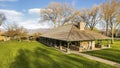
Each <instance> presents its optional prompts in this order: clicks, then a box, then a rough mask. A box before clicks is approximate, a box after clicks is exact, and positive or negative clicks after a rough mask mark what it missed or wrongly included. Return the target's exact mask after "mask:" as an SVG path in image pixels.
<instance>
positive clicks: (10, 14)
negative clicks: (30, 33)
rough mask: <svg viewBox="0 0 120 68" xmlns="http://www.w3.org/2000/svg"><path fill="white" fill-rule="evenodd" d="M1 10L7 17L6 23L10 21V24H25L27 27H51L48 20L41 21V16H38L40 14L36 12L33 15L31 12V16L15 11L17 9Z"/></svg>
mask: <svg viewBox="0 0 120 68" xmlns="http://www.w3.org/2000/svg"><path fill="white" fill-rule="evenodd" d="M0 12H2V13H4V14H5V16H6V18H7V22H6V23H9V24H10V23H11V24H12V23H17V24H18V25H20V26H23V27H24V28H27V29H38V28H50V27H51V24H50V23H48V22H43V23H39V20H40V17H39V16H36V15H39V14H36V12H34V13H32V15H31V14H29V18H28V17H27V16H25V15H26V14H24V13H22V12H18V11H15V10H6V9H0ZM31 12H32V11H31ZM34 14H36V15H34ZM3 26H4V24H3ZM0 28H2V27H0Z"/></svg>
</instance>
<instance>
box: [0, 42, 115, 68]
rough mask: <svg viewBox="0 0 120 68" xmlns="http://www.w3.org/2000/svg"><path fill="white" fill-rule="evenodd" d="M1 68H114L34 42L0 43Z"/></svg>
mask: <svg viewBox="0 0 120 68" xmlns="http://www.w3.org/2000/svg"><path fill="white" fill-rule="evenodd" d="M0 68H114V67H112V66H109V65H106V64H103V63H100V62H96V61H93V60H89V59H87V58H84V57H82V56H78V55H74V54H69V55H68V54H64V53H62V52H59V51H57V50H55V49H54V48H52V47H48V46H45V45H43V44H41V43H39V42H36V41H32V42H28V41H22V42H18V41H7V42H0Z"/></svg>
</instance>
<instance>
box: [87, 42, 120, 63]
mask: <svg viewBox="0 0 120 68" xmlns="http://www.w3.org/2000/svg"><path fill="white" fill-rule="evenodd" d="M103 44H106V42H105V41H103ZM85 53H87V54H90V55H93V56H97V57H101V58H104V59H108V60H111V61H115V62H118V63H120V60H119V59H120V41H115V42H114V44H112V45H111V48H109V49H103V50H97V51H89V52H85Z"/></svg>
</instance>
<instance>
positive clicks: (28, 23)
mask: <svg viewBox="0 0 120 68" xmlns="http://www.w3.org/2000/svg"><path fill="white" fill-rule="evenodd" d="M105 1H106V0H0V12H2V13H4V14H5V16H6V18H7V21H5V23H7V24H18V25H20V26H23V27H24V28H27V29H38V28H50V27H51V26H50V25H51V23H48V22H44V23H40V22H39V20H40V9H44V8H45V7H47V5H48V4H50V3H51V2H61V3H69V4H70V5H72V6H74V7H75V8H76V9H79V10H80V9H83V8H91V7H92V6H93V5H97V4H100V3H103V2H105ZM3 26H4V24H3V25H2V26H0V28H3Z"/></svg>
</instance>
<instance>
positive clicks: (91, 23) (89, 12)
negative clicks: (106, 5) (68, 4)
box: [80, 5, 101, 30]
mask: <svg viewBox="0 0 120 68" xmlns="http://www.w3.org/2000/svg"><path fill="white" fill-rule="evenodd" d="M80 15H81V18H82V20H83V21H84V22H85V28H86V29H87V28H90V30H93V29H94V27H95V26H96V24H98V22H100V21H101V15H100V12H99V6H97V5H95V6H93V7H92V8H91V9H83V10H82V11H81V14H80Z"/></svg>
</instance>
